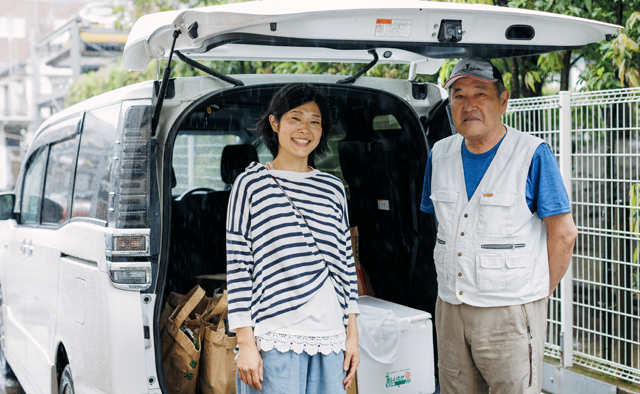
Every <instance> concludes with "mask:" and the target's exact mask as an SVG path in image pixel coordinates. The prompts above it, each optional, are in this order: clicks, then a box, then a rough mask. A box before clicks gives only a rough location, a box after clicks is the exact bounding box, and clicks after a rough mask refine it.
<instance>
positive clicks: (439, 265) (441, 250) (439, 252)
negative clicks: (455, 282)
mask: <svg viewBox="0 0 640 394" xmlns="http://www.w3.org/2000/svg"><path fill="white" fill-rule="evenodd" d="M437 240H438V241H440V239H439V238H438V239H437ZM442 242H444V241H442ZM446 251H447V248H446V246H444V243H440V242H438V243H436V248H435V249H434V250H433V262H434V263H435V266H436V273H437V274H438V280H443V281H445V282H446V280H447V265H446V264H445V262H444V261H445V253H446Z"/></svg>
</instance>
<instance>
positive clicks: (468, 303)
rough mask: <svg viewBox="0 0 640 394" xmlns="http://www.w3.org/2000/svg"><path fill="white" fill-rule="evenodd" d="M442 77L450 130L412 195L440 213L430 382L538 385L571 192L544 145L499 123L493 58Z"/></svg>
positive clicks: (473, 388) (510, 392)
mask: <svg viewBox="0 0 640 394" xmlns="http://www.w3.org/2000/svg"><path fill="white" fill-rule="evenodd" d="M444 87H445V88H446V89H449V102H450V104H451V117H452V120H453V124H454V126H455V128H456V131H457V133H458V134H454V135H453V136H450V137H448V138H445V139H443V140H441V141H439V142H438V143H436V144H435V146H434V147H433V150H432V151H431V153H430V155H429V160H428V163H427V169H426V172H425V182H424V190H423V194H422V204H421V206H420V209H421V210H422V211H423V212H426V213H430V214H435V215H436V218H437V220H438V234H437V242H436V248H435V251H434V260H435V265H436V270H437V272H438V299H437V302H436V328H437V332H438V355H439V363H438V367H439V377H440V387H441V390H442V393H443V394H473V393H488V392H489V388H490V389H491V394H515V393H536V394H537V393H540V389H541V383H542V377H541V372H542V357H543V348H544V342H545V329H546V317H547V299H548V297H549V295H551V293H552V292H553V290H554V289H555V287H556V286H557V285H558V283H559V282H560V279H561V278H562V277H563V276H564V273H565V271H566V270H567V267H568V265H569V263H570V261H571V253H572V251H573V244H574V241H575V238H576V236H577V230H576V227H575V225H574V223H573V219H572V217H571V210H570V204H569V198H568V196H567V192H566V190H565V188H564V185H563V183H562V178H561V176H560V171H559V169H558V165H557V162H556V158H555V156H554V154H553V152H552V151H551V148H550V147H549V145H548V144H547V143H545V142H544V141H543V140H541V139H539V138H536V137H534V136H531V135H528V134H525V133H522V132H520V131H518V130H515V129H513V128H511V127H508V126H505V125H504V124H502V122H501V120H500V118H501V115H502V114H504V113H505V111H506V109H507V101H508V99H509V92H508V91H507V90H506V89H505V88H504V85H503V84H502V75H501V74H500V72H499V71H498V69H497V68H495V67H494V66H493V65H492V64H491V62H489V61H488V60H486V59H479V58H469V59H465V60H462V61H461V62H460V63H458V64H457V65H456V66H455V67H454V68H453V70H452V72H451V76H450V78H449V80H448V81H447V82H446V83H445V85H444Z"/></svg>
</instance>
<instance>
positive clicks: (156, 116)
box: [151, 29, 182, 136]
mask: <svg viewBox="0 0 640 394" xmlns="http://www.w3.org/2000/svg"><path fill="white" fill-rule="evenodd" d="M181 33H182V32H181V31H180V29H176V30H174V31H173V42H172V43H171V51H170V52H169V61H168V62H167V67H165V68H164V73H162V82H161V83H160V91H159V92H158V101H156V107H155V108H154V110H153V116H152V117H151V135H152V136H155V135H156V128H158V121H159V120H160V111H161V110H162V103H163V102H164V94H165V92H166V91H167V85H168V82H169V76H170V75H171V57H173V50H174V48H175V47H176V40H177V39H178V36H179V35H180V34H181Z"/></svg>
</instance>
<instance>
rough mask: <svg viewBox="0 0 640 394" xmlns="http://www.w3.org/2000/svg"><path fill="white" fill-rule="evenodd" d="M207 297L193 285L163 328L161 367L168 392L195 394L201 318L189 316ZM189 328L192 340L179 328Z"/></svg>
mask: <svg viewBox="0 0 640 394" xmlns="http://www.w3.org/2000/svg"><path fill="white" fill-rule="evenodd" d="M203 299H206V297H205V293H204V290H203V289H202V288H201V287H200V286H196V287H194V288H193V289H191V291H190V292H189V293H188V294H187V295H185V296H184V298H183V299H182V300H183V303H181V304H180V305H179V306H178V307H177V308H176V309H175V311H173V313H172V314H171V316H169V318H168V319H167V323H166V325H165V327H164V330H163V331H162V342H161V343H162V346H161V349H162V369H163V371H164V378H165V381H166V383H167V387H168V388H169V392H170V393H171V394H195V392H196V383H197V381H198V367H199V366H200V365H199V364H200V350H201V345H202V335H201V325H202V321H201V319H200V318H196V319H190V318H189V315H190V314H191V313H192V312H193V311H194V310H195V309H197V307H198V305H201V302H202V301H203ZM181 326H184V327H186V328H188V329H189V330H190V331H191V332H192V333H193V337H194V340H191V339H190V338H189V337H188V336H187V334H186V333H185V332H183V331H182V330H181V329H180V327H181ZM185 331H186V330H185Z"/></svg>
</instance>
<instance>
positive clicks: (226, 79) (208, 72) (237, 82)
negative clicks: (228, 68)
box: [176, 51, 244, 86]
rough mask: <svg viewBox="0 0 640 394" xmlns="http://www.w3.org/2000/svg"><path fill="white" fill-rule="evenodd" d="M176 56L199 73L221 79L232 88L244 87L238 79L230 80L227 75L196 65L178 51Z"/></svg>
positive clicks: (199, 64) (200, 64) (196, 63)
mask: <svg viewBox="0 0 640 394" xmlns="http://www.w3.org/2000/svg"><path fill="white" fill-rule="evenodd" d="M176 55H177V56H178V57H179V58H180V60H182V61H183V62H185V63H187V64H188V65H190V66H191V67H193V68H197V69H198V70H200V71H204V72H206V73H207V74H209V75H212V76H214V77H216V78H218V79H221V80H223V81H225V82H227V83H230V84H232V85H234V86H244V82H242V81H241V80H239V79H235V78H231V77H230V76H228V75H224V74H222V73H220V72H217V71H216V70H214V69H212V68H209V67H207V66H205V65H204V64H202V63H198V62H196V61H195V60H193V59H190V58H188V57H186V56H185V55H183V54H182V53H180V51H176Z"/></svg>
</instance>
